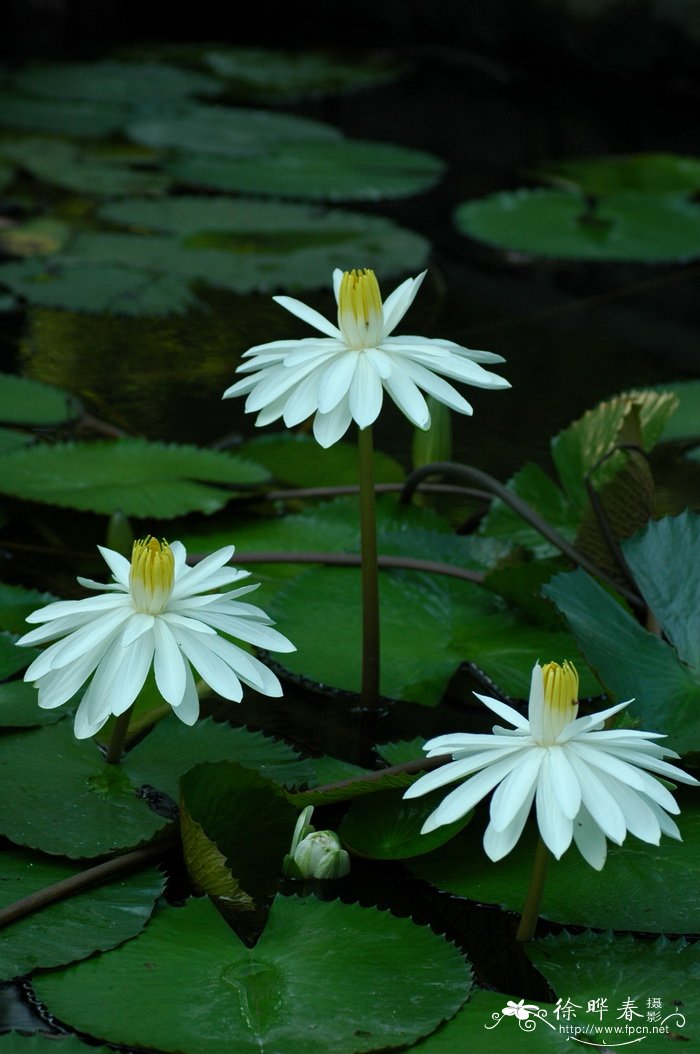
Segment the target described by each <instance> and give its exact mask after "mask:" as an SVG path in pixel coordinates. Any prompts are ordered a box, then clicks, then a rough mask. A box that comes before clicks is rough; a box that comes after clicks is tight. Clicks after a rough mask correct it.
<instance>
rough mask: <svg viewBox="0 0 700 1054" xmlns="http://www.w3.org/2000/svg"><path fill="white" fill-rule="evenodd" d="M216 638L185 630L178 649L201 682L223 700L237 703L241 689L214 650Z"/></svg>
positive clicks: (240, 696)
mask: <svg viewBox="0 0 700 1054" xmlns="http://www.w3.org/2000/svg"><path fill="white" fill-rule="evenodd" d="M218 640H219V638H218V637H203V636H201V635H200V634H194V633H192V634H190V633H188V632H187V631H186V630H184V631H182V632H181V634H180V647H181V649H182V651H183V652H184V653H185V655H186V656H187V658H188V659H189V660H190V662H191V663H192V665H193V666H194V668H195V669H196V670H197V672H198V673H199V675H200V677H201V678H202V680H203V681H205V682H206V683H207V684H208V685H209V687H210V688H213V690H214V691H215V692H216V693H217V695H220V696H221V697H222V698H223V699H230V700H231V701H232V702H235V703H239V702H240V701H241V699H242V698H243V689H242V688H241V684H240V681H239V680H238V677H237V676H236V674H235V672H234V671H233V670H232V669H231V667H230V666H229V665H227V663H226V662H224V660H223V659H221V658H220V657H219V655H217V653H216V651H215V650H214V644H215V642H216V641H218Z"/></svg>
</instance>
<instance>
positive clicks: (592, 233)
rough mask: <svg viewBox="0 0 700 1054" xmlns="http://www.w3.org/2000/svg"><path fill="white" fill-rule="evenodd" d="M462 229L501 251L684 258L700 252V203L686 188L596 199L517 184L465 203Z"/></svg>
mask: <svg viewBox="0 0 700 1054" xmlns="http://www.w3.org/2000/svg"><path fill="white" fill-rule="evenodd" d="M455 222H456V224H457V227H458V229H459V230H460V231H461V233H462V234H467V235H469V236H470V237H472V238H476V239H477V240H478V241H483V242H486V243H487V244H489V245H492V246H494V247H496V248H498V249H505V250H509V251H515V252H523V253H532V254H533V255H539V256H554V257H569V258H575V259H582V260H628V261H634V260H639V261H640V262H645V263H664V262H674V263H680V262H684V261H686V260H693V259H696V258H697V257H698V256H700V206H698V205H696V204H694V203H693V202H691V201H689V200H688V198H687V196H686V195H684V194H644V193H639V192H634V191H627V192H620V193H617V194H610V195H609V196H607V197H605V198H602V199H601V200H600V201H599V202H597V203H595V204H591V203H590V202H587V201H586V199H585V198H584V197H583V196H581V195H578V194H574V193H567V192H566V191H560V190H515V191H505V192H502V193H499V194H493V195H492V196H491V197H488V198H482V199H480V200H478V201H467V202H464V203H463V204H462V205H460V206H459V208H458V209H457V211H456V213H455Z"/></svg>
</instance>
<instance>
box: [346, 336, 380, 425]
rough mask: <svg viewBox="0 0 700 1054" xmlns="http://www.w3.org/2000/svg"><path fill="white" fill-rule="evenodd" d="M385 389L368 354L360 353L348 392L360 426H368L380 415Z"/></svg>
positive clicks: (352, 410)
mask: <svg viewBox="0 0 700 1054" xmlns="http://www.w3.org/2000/svg"><path fill="white" fill-rule="evenodd" d="M383 393H384V389H383V388H382V382H381V381H380V379H379V377H378V376H377V373H376V371H375V369H374V368H373V366H372V365H371V363H370V362H369V361H368V359H367V356H366V355H364V354H360V355H359V357H358V361H357V368H356V369H355V376H354V377H353V379H352V384H351V385H350V389H349V392H348V398H349V400H350V413H351V414H352V417H353V419H354V420H355V421H356V422H357V425H358V427H359V428H367V427H368V426H369V425H372V424H374V422H375V421H376V420H377V418H378V417H379V411H380V410H381V408H382V399H383Z"/></svg>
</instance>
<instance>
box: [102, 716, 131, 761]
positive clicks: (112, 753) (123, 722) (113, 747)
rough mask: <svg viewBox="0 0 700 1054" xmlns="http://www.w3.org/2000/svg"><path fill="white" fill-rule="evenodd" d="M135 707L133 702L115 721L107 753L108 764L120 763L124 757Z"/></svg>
mask: <svg viewBox="0 0 700 1054" xmlns="http://www.w3.org/2000/svg"><path fill="white" fill-rule="evenodd" d="M133 709H134V707H133V703H132V705H131V706H130V707H129V709H128V710H125V711H124V713H123V714H120V715H119V717H118V718H117V720H116V721H115V723H114V728H113V730H112V738H111V739H110V741H109V746H108V747H107V753H106V754H105V761H106V763H107V764H108V765H118V764H119V762H120V761H121V759H122V753H123V752H124V743H125V742H126V733H127V732H128V730H129V722H130V721H131V714H132V712H133Z"/></svg>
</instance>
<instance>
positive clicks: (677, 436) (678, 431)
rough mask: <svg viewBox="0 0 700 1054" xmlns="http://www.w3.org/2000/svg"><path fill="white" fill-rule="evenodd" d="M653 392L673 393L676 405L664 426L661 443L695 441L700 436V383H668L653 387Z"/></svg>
mask: <svg viewBox="0 0 700 1054" xmlns="http://www.w3.org/2000/svg"><path fill="white" fill-rule="evenodd" d="M654 389H655V391H669V392H673V394H674V395H675V396H676V398H677V400H678V405H677V407H676V409H675V411H674V413H673V415H672V416H671V418H670V419H669V420H668V421H667V422H666V424H665V425H664V430H663V433H662V435H661V440H662V442H664V443H666V442H675V441H678V440H687V439H697V438H698V436H700V381H670V382H669V383H668V384H657V385H654Z"/></svg>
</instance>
